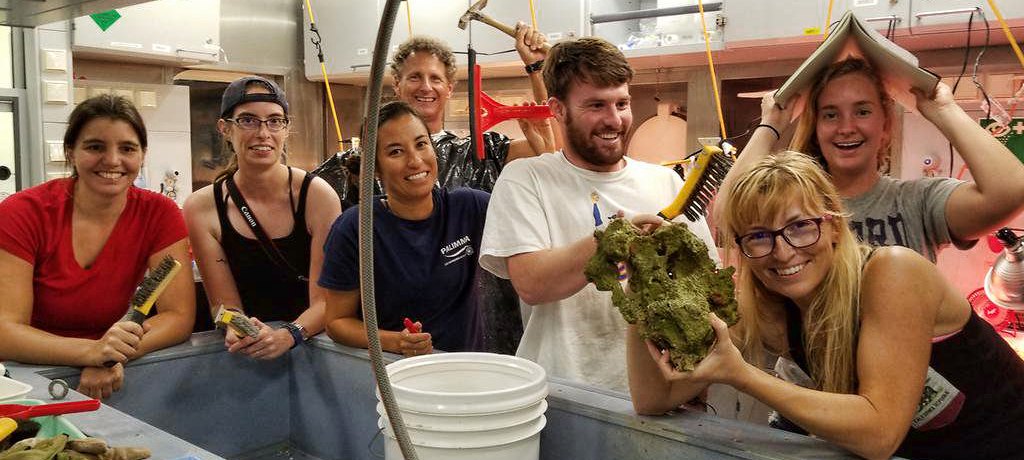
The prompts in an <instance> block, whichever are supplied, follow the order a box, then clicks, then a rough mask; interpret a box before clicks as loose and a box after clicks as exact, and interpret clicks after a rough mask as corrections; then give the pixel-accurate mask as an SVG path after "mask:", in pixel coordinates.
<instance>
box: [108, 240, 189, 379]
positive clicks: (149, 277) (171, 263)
mask: <svg viewBox="0 0 1024 460" xmlns="http://www.w3.org/2000/svg"><path fill="white" fill-rule="evenodd" d="M178 270H181V263H180V262H178V261H177V260H174V258H173V257H171V256H164V258H163V260H161V261H160V265H157V266H156V268H154V269H152V270H150V271H149V273H146V276H145V277H144V278H143V279H142V282H141V283H139V287H137V288H135V294H134V295H132V300H131V302H129V308H130V309H129V310H128V313H127V314H125V315H124V317H123V318H121V321H131V322H133V323H136V324H140V325H141V324H142V322H143V321H145V320H146V317H147V316H149V310H150V309H152V308H153V303H154V302H156V299H157V298H159V297H160V294H161V293H163V292H164V289H166V288H167V285H168V284H170V283H171V279H173V278H174V275H175V274H177V273H178ZM114 364H117V362H116V361H107V362H105V363H103V365H104V366H107V367H112V366H113V365H114Z"/></svg>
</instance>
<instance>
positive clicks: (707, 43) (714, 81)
mask: <svg viewBox="0 0 1024 460" xmlns="http://www.w3.org/2000/svg"><path fill="white" fill-rule="evenodd" d="M697 8H699V9H700V26H701V32H703V33H704V49H705V50H706V51H707V54H708V69H710V70H711V88H712V89H714V90H715V109H717V110H718V126H719V127H720V128H721V129H722V139H725V138H727V137H729V136H728V135H726V134H725V118H724V117H723V116H722V98H721V96H719V94H718V78H717V77H715V61H714V59H712V58H711V39H710V38H708V26H707V24H705V23H704V2H703V0H697Z"/></svg>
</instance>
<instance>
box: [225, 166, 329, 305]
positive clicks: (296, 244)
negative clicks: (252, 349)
mask: <svg viewBox="0 0 1024 460" xmlns="http://www.w3.org/2000/svg"><path fill="white" fill-rule="evenodd" d="M289 171H290V169H289ZM289 176H290V174H289ZM313 177H314V176H313V175H311V174H306V177H305V178H303V180H302V187H301V189H300V191H299V205H298V206H297V209H296V210H295V214H294V215H293V217H292V220H293V222H294V226H293V227H292V232H291V234H289V235H288V236H285V237H284V238H275V239H274V240H273V241H274V245H275V246H277V248H278V250H280V251H281V254H283V255H284V257H285V258H286V259H287V260H288V263H289V264H291V266H292V267H295V268H296V269H297V270H300V271H301V272H302V274H303V275H305V276H307V277H308V276H309V249H310V243H311V242H312V240H313V237H312V236H311V235H310V234H309V230H308V229H307V228H306V195H307V191H308V190H309V184H310V182H312V180H313ZM223 183H224V181H223V180H219V181H217V182H215V183H214V184H213V199H214V203H215V204H216V206H217V217H218V218H219V219H220V229H221V230H220V233H221V242H220V244H221V247H223V248H224V253H225V254H226V255H227V261H228V266H229V267H231V275H232V276H233V277H234V278H235V286H236V287H237V288H238V294H239V296H240V297H241V299H242V308H243V309H244V310H245V313H246V314H247V315H249V316H256V317H257V318H259V319H260V320H261V321H292V320H294V319H295V318H297V317H298V316H299V315H300V314H302V312H303V311H305V310H306V309H307V308H309V284H308V283H306V282H303V281H301V280H299V279H298V278H297V277H296V276H295V274H294V272H292V270H291V269H289V268H288V267H282V266H280V265H278V264H277V263H275V262H274V261H273V260H271V259H270V258H268V257H267V255H266V253H265V252H264V251H263V249H262V248H261V247H260V242H259V240H256V239H250V238H246V237H244V236H242V235H240V234H239V233H238V231H237V230H235V227H234V226H232V225H231V222H230V221H229V220H228V215H227V202H226V201H225V200H224V194H223V191H222V184H223ZM291 193H292V191H291V181H290V180H289V183H288V194H289V197H291ZM289 201H291V200H289ZM256 217H257V219H260V220H261V221H263V222H267V221H269V220H270V219H279V218H281V217H280V216H256Z"/></svg>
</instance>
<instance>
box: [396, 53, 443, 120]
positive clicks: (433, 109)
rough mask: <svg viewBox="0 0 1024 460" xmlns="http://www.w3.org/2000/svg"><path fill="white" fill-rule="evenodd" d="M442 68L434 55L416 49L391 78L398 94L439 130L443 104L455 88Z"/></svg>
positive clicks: (441, 64) (441, 63)
mask: <svg viewBox="0 0 1024 460" xmlns="http://www.w3.org/2000/svg"><path fill="white" fill-rule="evenodd" d="M446 70H447V69H446V68H445V66H444V63H443V62H441V60H440V59H438V58H437V56H434V55H433V54H431V53H429V52H426V51H416V52H413V53H412V54H410V55H409V56H408V57H407V58H405V61H404V62H403V63H402V73H401V75H399V76H396V77H395V82H394V85H395V94H396V95H398V98H399V99H401V100H403V101H405V102H408V103H409V105H412V106H413V107H414V108H415V109H416V111H417V112H419V114H420V116H421V117H422V118H423V120H424V121H425V122H426V123H427V125H428V126H430V129H431V130H434V131H440V130H441V126H442V124H443V122H444V107H445V104H447V103H448V99H451V97H452V92H453V91H454V89H455V88H454V86H453V84H452V82H451V81H449V80H448V77H447V72H446Z"/></svg>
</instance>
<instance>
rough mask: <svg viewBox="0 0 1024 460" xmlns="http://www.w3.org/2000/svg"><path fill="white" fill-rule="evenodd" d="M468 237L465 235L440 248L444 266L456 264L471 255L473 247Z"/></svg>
mask: <svg viewBox="0 0 1024 460" xmlns="http://www.w3.org/2000/svg"><path fill="white" fill-rule="evenodd" d="M470 243H471V241H470V240H469V235H465V236H463V237H462V238H459V239H457V240H455V241H452V242H451V243H448V244H446V245H444V247H442V248H441V257H443V258H444V265H445V266H448V265H451V264H453V263H455V262H458V261H459V260H461V259H462V258H464V257H469V256H471V255H473V245H472V244H470Z"/></svg>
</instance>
